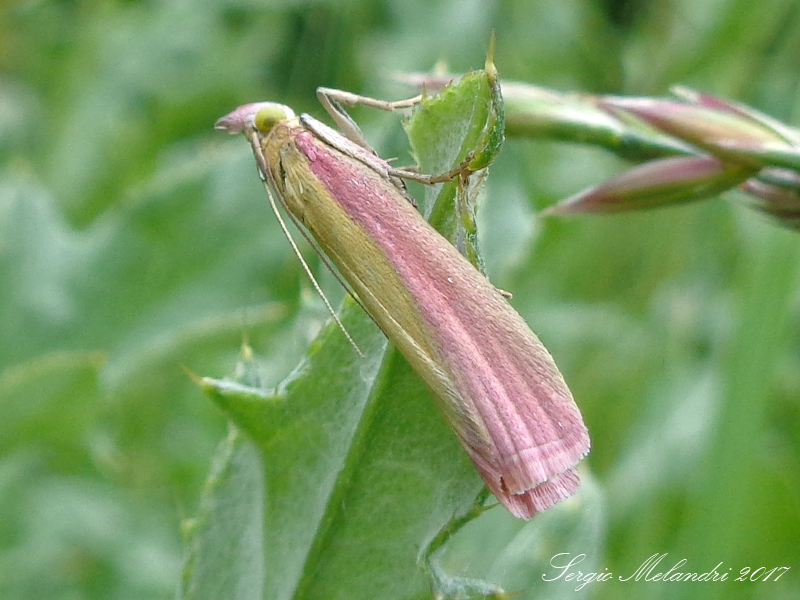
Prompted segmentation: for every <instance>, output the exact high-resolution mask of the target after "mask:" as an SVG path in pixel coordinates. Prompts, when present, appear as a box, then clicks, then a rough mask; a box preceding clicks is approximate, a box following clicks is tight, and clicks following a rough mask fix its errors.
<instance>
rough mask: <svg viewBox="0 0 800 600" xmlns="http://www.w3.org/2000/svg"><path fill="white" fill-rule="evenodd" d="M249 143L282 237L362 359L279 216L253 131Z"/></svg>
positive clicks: (362, 356) (357, 348)
mask: <svg viewBox="0 0 800 600" xmlns="http://www.w3.org/2000/svg"><path fill="white" fill-rule="evenodd" d="M249 141H250V145H251V146H252V147H253V153H254V154H255V156H256V162H257V163H258V174H259V176H260V177H261V182H262V183H263V184H264V189H265V190H266V191H267V197H268V198H269V204H270V206H271V207H272V212H273V213H275V217H276V218H277V219H278V224H279V225H280V226H281V230H282V231H283V235H284V236H286V239H287V240H289V244H290V245H291V246H292V251H293V252H294V253H295V255H296V256H297V258H299V259H300V264H301V265H303V270H304V271H305V272H306V275H308V278H309V279H310V280H311V285H313V286H314V289H315V290H316V291H317V294H319V297H320V298H322V302H323V303H324V304H325V308H327V309H328V312H329V313H330V314H331V316H332V317H333V320H334V321H335V322H336V325H337V326H338V327H339V329H341V330H342V333H344V336H345V337H346V338H347V341H348V342H350V345H351V346H353V349H354V350H355V351H356V354H358V355H359V356H360V357H361V358H364V353H363V352H361V349H360V348H359V347H358V344H356V342H355V340H354V339H353V337H352V336H351V335H350V332H349V331H347V329H346V328H345V326H344V323H342V321H341V319H339V315H337V314H336V311H335V310H334V309H333V306H331V303H330V301H329V300H328V297H327V296H326V295H325V292H323V291H322V287H320V285H319V283H318V282H317V279H316V277H314V274H313V273H312V272H311V268H310V267H309V266H308V263H307V262H306V261H305V259H304V258H303V255H302V254H301V253H300V248H298V247H297V243H295V241H294V238H293V237H292V234H291V233H290V232H289V228H288V227H286V221H284V220H283V217H282V216H281V213H280V211H279V210H278V205H277V203H276V202H275V196H274V195H273V193H272V188H271V186H270V185H269V182H268V180H267V172H268V170H267V161H266V159H265V158H264V155H263V153H262V152H261V148H260V146H259V142H258V134H257V133H256V132H255V131H253V130H251V131H250V132H249ZM359 304H360V302H359Z"/></svg>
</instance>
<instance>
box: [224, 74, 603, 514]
mask: <svg viewBox="0 0 800 600" xmlns="http://www.w3.org/2000/svg"><path fill="white" fill-rule="evenodd" d="M338 94H342V95H337V93H336V92H334V91H331V90H324V89H323V90H320V91H319V95H320V99H321V100H322V101H323V104H324V105H325V106H326V107H328V108H329V112H331V114H332V115H333V116H334V118H335V120H336V121H337V122H338V123H339V124H340V127H343V131H344V132H345V133H346V134H347V135H343V134H342V133H339V132H337V131H336V130H334V129H332V128H330V127H328V126H326V125H325V124H323V123H321V122H320V121H318V120H317V119H315V118H313V117H312V116H310V115H307V114H302V115H299V116H296V115H295V113H294V112H293V111H292V110H291V109H290V108H289V107H288V106H284V105H281V104H277V103H273V102H260V103H255V104H246V105H244V106H241V107H239V108H237V109H236V110H234V111H233V112H231V113H230V114H228V115H226V116H224V117H222V118H221V119H219V121H217V124H216V128H217V129H220V130H224V131H228V132H229V133H244V135H245V136H246V137H247V139H248V140H249V142H250V144H251V146H252V148H253V152H254V154H255V158H256V163H257V165H258V171H259V174H260V176H261V179H262V180H263V182H264V184H265V187H266V189H267V192H268V194H269V197H270V202H271V203H272V205H273V209H275V211H276V214H278V211H277V207H276V204H280V205H281V206H282V207H283V209H285V211H286V212H287V213H288V214H289V215H290V216H291V218H292V220H294V221H295V222H296V223H298V224H299V225H300V226H301V227H302V228H303V229H304V230H305V231H306V232H307V234H308V235H309V236H310V239H312V240H313V241H314V242H315V244H316V246H317V247H318V249H319V250H320V251H321V252H322V253H323V254H324V256H325V257H327V259H328V260H329V261H330V262H331V263H332V264H333V265H334V266H335V267H336V270H337V271H338V273H339V274H340V275H341V277H342V278H343V279H344V281H345V282H346V283H347V287H348V288H349V290H350V292H351V293H352V294H353V296H354V297H355V298H356V299H357V301H358V302H359V303H360V304H361V306H362V307H363V308H364V309H365V310H366V311H367V312H368V313H369V315H370V316H371V317H372V319H373V320H374V321H375V323H377V324H378V326H379V327H380V328H381V329H382V330H383V332H384V333H385V334H386V336H387V337H388V338H389V339H390V340H391V341H392V343H394V344H395V346H397V348H398V349H399V351H400V352H401V353H402V354H403V356H404V357H405V358H406V360H407V361H408V362H409V364H410V365H411V366H412V368H413V369H414V370H415V371H416V373H417V374H418V375H419V376H420V377H421V378H422V379H423V380H424V381H425V382H426V384H427V386H428V387H429V389H430V390H431V392H432V393H433V396H434V397H435V398H436V402H437V404H438V407H439V409H440V410H441V412H442V414H443V415H444V416H445V418H446V419H447V421H448V422H449V424H450V425H451V427H452V429H453V431H454V432H455V434H456V436H457V437H458V440H459V441H460V443H461V446H462V447H463V448H464V450H465V451H466V452H467V454H468V455H469V457H470V459H471V460H472V462H473V464H474V465H475V468H476V469H477V470H478V473H479V474H480V475H481V477H482V478H483V480H484V481H485V482H486V485H487V486H488V487H489V489H490V490H491V491H492V492H493V493H494V495H495V496H496V497H497V499H498V500H499V501H500V503H501V504H502V505H503V506H505V507H506V508H507V509H508V510H509V511H510V512H511V513H512V514H514V515H515V516H517V517H521V518H523V519H529V518H531V517H532V516H533V515H534V514H536V513H537V512H540V511H542V510H545V509H546V508H548V507H550V506H552V505H553V504H555V503H556V502H558V501H560V500H562V499H564V498H567V497H568V496H570V495H572V494H573V493H574V492H575V491H576V489H577V488H578V486H579V482H580V479H579V476H578V473H577V471H576V469H575V467H576V465H577V464H578V462H580V460H581V459H582V458H583V457H584V456H586V454H587V453H588V452H589V435H588V432H587V429H586V426H585V425H584V422H583V418H582V417H581V413H580V411H579V409H578V407H577V405H576V404H575V401H574V400H573V398H572V394H571V393H570V391H569V388H568V387H567V385H566V383H565V382H564V379H563V377H562V375H561V373H560V372H559V370H558V368H557V367H556V365H555V362H554V361H553V358H552V357H551V355H550V354H549V352H548V351H547V350H546V349H545V347H544V346H543V345H542V343H541V342H540V341H539V339H538V338H537V337H536V335H535V334H534V333H533V332H532V331H531V329H530V328H529V327H528V325H527V324H526V323H525V321H524V320H523V319H522V317H521V316H520V315H519V314H518V313H517V312H516V311H515V310H514V308H512V306H511V305H510V304H509V303H508V301H507V299H506V298H505V297H504V295H503V294H502V293H501V292H500V291H499V290H497V288H495V286H493V285H492V284H491V283H490V282H489V281H488V280H487V279H486V278H485V277H484V276H483V274H481V273H480V272H479V271H478V270H477V269H476V268H475V267H474V266H473V265H472V264H471V263H470V262H469V261H468V260H467V259H465V258H464V257H463V256H462V255H461V254H460V253H459V252H458V251H457V250H456V248H454V247H453V245H452V244H450V242H449V241H448V240H447V239H445V238H444V237H443V236H442V235H440V234H439V233H438V232H437V231H436V230H435V229H434V228H433V227H431V226H430V225H429V224H428V223H427V222H426V221H425V219H423V218H422V216H421V215H420V214H419V212H418V211H417V210H416V208H415V207H414V206H413V204H412V202H409V199H408V197H407V195H406V193H405V192H404V189H403V186H402V185H399V184H398V181H397V177H398V176H411V177H414V176H413V175H410V174H409V173H408V172H405V171H401V170H398V169H393V168H392V167H391V166H390V165H389V163H387V162H386V161H384V160H383V159H381V158H379V157H378V156H377V155H376V154H375V153H374V151H372V149H371V148H370V147H369V145H368V144H367V143H366V140H364V139H363V136H361V134H360V132H359V131H358V128H357V126H355V124H354V123H353V122H352V121H351V120H349V118H348V117H344V116H343V111H341V110H340V108H339V107H340V102H347V103H349V102H350V101H351V100H352V99H353V98H359V99H360V97H351V96H352V95H349V94H346V93H343V92H339V93H338ZM374 102H377V101H374ZM331 108H333V109H334V110H333V111H331ZM445 176H450V177H452V176H453V174H452V173H450V174H446V175H445ZM419 178H420V179H422V180H423V181H427V182H432V181H435V180H436V179H435V178H427V179H425V178H423V177H419ZM439 180H442V179H441V178H440V179H439ZM279 218H280V217H279ZM283 227H284V231H286V228H285V225H283ZM306 269H307V270H308V268H307V267H306ZM309 275H310V272H309ZM315 285H316V284H315ZM326 302H327V301H326ZM329 308H330V307H329ZM331 310H332V309H331Z"/></svg>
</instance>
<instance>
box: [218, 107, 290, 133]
mask: <svg viewBox="0 0 800 600" xmlns="http://www.w3.org/2000/svg"><path fill="white" fill-rule="evenodd" d="M293 118H294V111H293V110H292V109H291V108H289V107H288V106H285V105H283V104H278V103H277V102H254V103H251V104H243V105H242V106H240V107H239V108H237V109H236V110H234V111H232V112H230V113H228V114H227V115H225V116H224V117H222V118H221V119H219V120H218V121H217V122H216V123H215V124H214V129H220V130H222V131H227V132H228V133H231V134H233V133H242V132H243V131H244V130H245V129H248V128H251V129H256V130H257V131H259V132H261V133H269V132H270V130H272V128H273V127H274V126H275V125H276V124H278V123H280V122H281V121H285V120H287V119H293Z"/></svg>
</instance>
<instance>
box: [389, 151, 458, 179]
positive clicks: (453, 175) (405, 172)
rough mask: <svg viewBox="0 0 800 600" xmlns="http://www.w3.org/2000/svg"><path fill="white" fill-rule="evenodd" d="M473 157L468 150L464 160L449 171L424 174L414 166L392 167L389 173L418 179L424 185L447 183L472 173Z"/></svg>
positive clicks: (403, 177)
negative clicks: (404, 167) (406, 167)
mask: <svg viewBox="0 0 800 600" xmlns="http://www.w3.org/2000/svg"><path fill="white" fill-rule="evenodd" d="M473 158H474V156H473V153H472V152H470V153H469V154H467V156H466V158H464V160H462V161H461V162H460V163H458V164H457V165H456V166H455V167H453V168H452V169H450V170H449V171H445V172H444V173H438V174H436V175H425V174H423V173H418V172H417V170H416V169H415V168H414V169H392V170H391V171H389V174H390V175H394V176H395V177H399V178H401V179H410V180H411V181H418V182H419V183H423V184H425V185H434V184H437V183H448V182H450V181H453V180H456V179H467V178H469V176H470V175H472V173H474V171H473V170H472V169H471V168H470V166H469V165H470V163H471V162H472V160H473Z"/></svg>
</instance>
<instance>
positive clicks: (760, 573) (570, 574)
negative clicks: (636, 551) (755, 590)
mask: <svg viewBox="0 0 800 600" xmlns="http://www.w3.org/2000/svg"><path fill="white" fill-rule="evenodd" d="M666 557H667V553H666V552H665V553H664V554H653V555H652V556H651V557H650V558H648V559H647V560H645V561H644V562H643V563H642V564H641V565H639V567H638V568H637V569H636V571H634V572H633V573H630V574H625V575H619V576H617V579H618V580H619V581H673V582H674V581H730V580H732V581H752V582H757V581H777V580H778V579H779V578H780V577H781V576H782V575H783V574H784V573H786V572H787V571H788V570H789V568H790V567H773V568H772V569H768V568H767V567H758V568H755V569H752V568H751V567H743V568H741V569H739V570H738V571H737V572H734V570H733V567H729V568H727V569H726V568H725V567H724V566H723V564H722V563H721V562H720V563H718V564H717V565H716V566H715V567H714V568H713V569H711V570H709V571H705V572H700V571H687V570H684V568H683V567H684V566H685V565H686V562H687V561H686V559H685V558H682V559H680V560H679V561H677V562H676V563H675V564H674V565H673V566H672V567H671V568H670V569H669V570H666V571H665V570H662V569H663V568H664V567H662V568H659V564H660V563H661V562H662V561H663V560H664V559H665V558H666ZM585 558H586V555H585V554H576V555H575V556H572V555H571V554H570V553H569V552H562V553H560V554H556V555H555V556H553V558H551V559H550V566H551V567H553V568H554V569H555V572H554V573H544V574H543V575H542V579H543V580H544V581H558V580H562V581H574V582H576V583H578V586H577V587H576V588H575V591H579V590H581V589H583V587H584V586H586V585H588V584H589V583H592V582H593V581H609V580H610V579H612V578H613V577H614V574H613V573H612V572H611V571H609V570H608V569H603V570H602V571H599V572H596V573H583V572H582V571H579V570H577V569H575V568H574V567H575V566H576V565H578V564H580V563H581V562H583V560H584V559H585ZM665 566H666V565H665Z"/></svg>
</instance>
